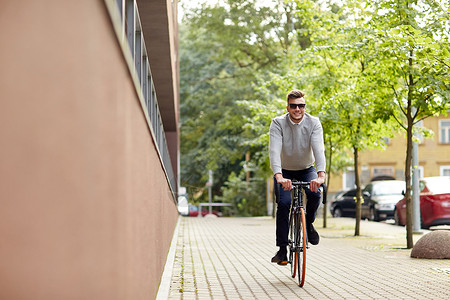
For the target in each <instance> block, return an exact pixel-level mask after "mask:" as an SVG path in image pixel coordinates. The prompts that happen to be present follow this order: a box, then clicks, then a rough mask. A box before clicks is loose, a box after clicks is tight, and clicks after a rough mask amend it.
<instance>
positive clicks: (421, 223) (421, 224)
mask: <svg viewBox="0 0 450 300" xmlns="http://www.w3.org/2000/svg"><path fill="white" fill-rule="evenodd" d="M420 228H422V229H430V226H429V225H425V224H423V219H422V216H420Z"/></svg>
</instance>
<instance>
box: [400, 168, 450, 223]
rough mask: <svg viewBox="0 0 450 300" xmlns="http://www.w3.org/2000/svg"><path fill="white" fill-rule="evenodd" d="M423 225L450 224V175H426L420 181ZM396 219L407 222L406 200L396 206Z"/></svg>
mask: <svg viewBox="0 0 450 300" xmlns="http://www.w3.org/2000/svg"><path fill="white" fill-rule="evenodd" d="M419 190H420V215H421V227H422V228H424V229H427V228H429V227H430V226H436V225H450V176H438V177H425V178H422V179H421V180H420V181H419ZM394 220H395V223H396V224H398V225H405V224H406V201H405V198H403V199H402V200H400V201H399V202H398V203H397V204H396V206H395V212H394Z"/></svg>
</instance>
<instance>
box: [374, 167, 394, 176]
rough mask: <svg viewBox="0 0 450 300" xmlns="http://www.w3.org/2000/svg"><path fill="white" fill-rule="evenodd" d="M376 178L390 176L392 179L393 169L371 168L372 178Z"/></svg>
mask: <svg viewBox="0 0 450 300" xmlns="http://www.w3.org/2000/svg"><path fill="white" fill-rule="evenodd" d="M377 176H392V177H394V168H393V167H386V166H380V167H373V168H372V177H377Z"/></svg>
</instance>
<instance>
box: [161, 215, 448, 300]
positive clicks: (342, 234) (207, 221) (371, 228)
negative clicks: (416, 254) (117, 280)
mask: <svg viewBox="0 0 450 300" xmlns="http://www.w3.org/2000/svg"><path fill="white" fill-rule="evenodd" d="M354 222H355V220H354V219H350V218H336V219H335V218H329V219H328V226H327V228H326V229H324V228H321V227H322V220H321V219H318V220H316V222H315V227H316V229H317V230H318V232H319V234H320V236H321V241H320V244H319V245H317V246H311V247H310V249H309V250H308V251H307V269H306V282H305V285H304V287H303V288H300V287H299V286H298V285H297V283H298V281H297V279H293V278H291V277H290V268H289V265H288V266H278V265H277V264H272V263H270V258H271V257H272V256H273V255H274V254H275V252H276V250H277V248H276V247H275V221H274V220H273V219H272V218H270V217H261V218H216V217H205V218H189V217H181V218H180V220H179V223H178V230H177V240H176V241H177V243H176V249H175V257H174V261H173V269H172V274H171V280H170V289H169V295H168V297H169V299H450V261H449V260H423V259H413V258H410V257H409V254H410V250H407V249H404V247H405V245H406V236H405V229H404V227H398V226H395V225H392V224H385V223H376V222H368V221H362V223H361V236H359V237H354V236H353V233H354V232H353V231H354ZM418 238H420V236H415V237H414V239H415V240H417V239H418ZM162 284H164V282H163V283H162ZM166 284H169V283H167V282H166ZM161 296H162V295H159V297H160V298H161ZM163 297H167V295H166V296H163Z"/></svg>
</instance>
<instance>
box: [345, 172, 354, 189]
mask: <svg viewBox="0 0 450 300" xmlns="http://www.w3.org/2000/svg"><path fill="white" fill-rule="evenodd" d="M342 181H343V182H342V185H343V187H342V188H343V189H344V190H347V189H352V188H354V187H355V171H354V170H353V168H347V171H345V172H344V175H343V176H342Z"/></svg>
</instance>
